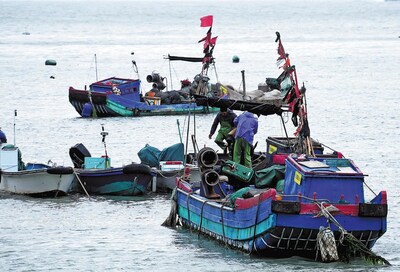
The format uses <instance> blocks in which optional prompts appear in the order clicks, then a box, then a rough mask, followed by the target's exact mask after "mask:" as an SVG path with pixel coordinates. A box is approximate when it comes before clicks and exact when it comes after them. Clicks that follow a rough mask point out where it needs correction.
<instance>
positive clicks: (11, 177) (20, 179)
mask: <svg viewBox="0 0 400 272" xmlns="http://www.w3.org/2000/svg"><path fill="white" fill-rule="evenodd" d="M0 159H1V163H0V169H1V171H0V172H1V182H0V191H4V192H8V193H13V194H22V195H30V196H36V197H57V196H64V195H66V194H68V192H69V189H70V187H71V184H72V181H73V180H74V174H73V169H72V167H63V166H56V167H54V166H50V165H47V164H41V163H27V164H26V165H25V164H24V163H23V162H22V160H21V152H20V150H19V149H18V147H15V146H14V145H5V146H3V147H1V149H0Z"/></svg>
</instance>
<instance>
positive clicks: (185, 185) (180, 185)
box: [176, 178, 192, 193]
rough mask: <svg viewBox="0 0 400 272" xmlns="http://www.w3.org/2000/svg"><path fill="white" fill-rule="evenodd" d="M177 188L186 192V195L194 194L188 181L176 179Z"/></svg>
mask: <svg viewBox="0 0 400 272" xmlns="http://www.w3.org/2000/svg"><path fill="white" fill-rule="evenodd" d="M176 187H178V189H181V190H182V191H185V192H186V193H191V192H192V188H191V187H190V185H189V184H188V183H187V182H186V181H182V180H181V179H180V178H176Z"/></svg>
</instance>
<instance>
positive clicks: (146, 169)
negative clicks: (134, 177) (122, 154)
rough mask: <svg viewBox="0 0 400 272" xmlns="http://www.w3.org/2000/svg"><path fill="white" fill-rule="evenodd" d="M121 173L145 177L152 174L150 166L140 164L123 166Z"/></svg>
mask: <svg viewBox="0 0 400 272" xmlns="http://www.w3.org/2000/svg"><path fill="white" fill-rule="evenodd" d="M122 172H123V173H124V174H145V175H151V174H152V170H151V168H150V166H148V165H146V164H140V163H131V164H128V165H125V166H124V168H122Z"/></svg>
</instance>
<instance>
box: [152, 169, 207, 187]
mask: <svg viewBox="0 0 400 272" xmlns="http://www.w3.org/2000/svg"><path fill="white" fill-rule="evenodd" d="M184 171H185V170H184V169H180V170H165V171H162V170H158V171H157V191H161V192H163V191H167V192H169V191H172V190H173V189H175V187H176V179H177V178H179V177H182V175H184ZM200 178H201V176H200V169H199V168H197V167H192V168H190V180H200Z"/></svg>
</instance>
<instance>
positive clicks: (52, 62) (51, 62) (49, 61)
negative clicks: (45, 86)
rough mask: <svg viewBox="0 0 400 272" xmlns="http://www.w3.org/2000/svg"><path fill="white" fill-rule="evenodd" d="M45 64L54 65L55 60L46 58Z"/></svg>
mask: <svg viewBox="0 0 400 272" xmlns="http://www.w3.org/2000/svg"><path fill="white" fill-rule="evenodd" d="M45 64H46V65H53V66H54V65H57V61H55V60H52V59H48V60H46V62H45Z"/></svg>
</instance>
